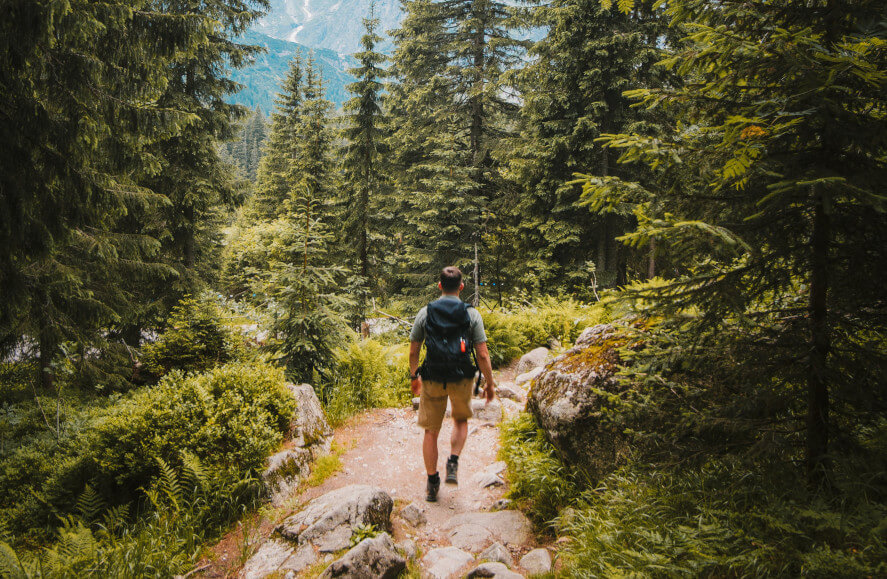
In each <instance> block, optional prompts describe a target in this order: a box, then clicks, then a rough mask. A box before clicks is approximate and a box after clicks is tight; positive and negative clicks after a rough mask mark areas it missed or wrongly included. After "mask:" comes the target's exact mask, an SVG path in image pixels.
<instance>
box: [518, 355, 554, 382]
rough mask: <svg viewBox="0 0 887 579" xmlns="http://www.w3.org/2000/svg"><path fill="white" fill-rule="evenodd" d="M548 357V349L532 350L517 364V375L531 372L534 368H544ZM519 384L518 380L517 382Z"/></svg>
mask: <svg viewBox="0 0 887 579" xmlns="http://www.w3.org/2000/svg"><path fill="white" fill-rule="evenodd" d="M547 357H548V348H536V349H535V350H530V351H529V352H527V353H526V354H524V355H523V356H521V359H520V360H519V361H518V363H517V368H515V370H514V373H515V374H523V373H525V372H529V371H530V370H532V369H533V368H537V367H539V366H542V365H543V364H544V363H545V358H547ZM515 382H517V380H515Z"/></svg>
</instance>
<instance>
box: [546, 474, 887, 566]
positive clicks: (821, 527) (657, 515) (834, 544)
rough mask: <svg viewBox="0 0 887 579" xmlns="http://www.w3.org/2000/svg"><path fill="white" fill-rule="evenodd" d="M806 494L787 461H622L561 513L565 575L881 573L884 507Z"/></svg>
mask: <svg viewBox="0 0 887 579" xmlns="http://www.w3.org/2000/svg"><path fill="white" fill-rule="evenodd" d="M806 488H807V487H806V484H805V481H804V480H802V479H801V477H799V476H798V473H797V470H796V469H795V468H794V467H793V466H791V465H784V467H783V468H774V467H773V466H772V465H771V466H767V467H765V468H759V467H756V466H754V465H749V464H744V463H741V462H733V461H730V460H729V459H725V460H717V461H712V462H710V463H708V464H706V465H704V466H702V467H698V468H692V469H686V470H681V469H658V470H654V469H651V468H649V467H648V466H642V465H638V464H634V465H631V466H630V467H628V468H625V469H623V470H622V471H620V472H618V473H615V474H613V475H611V476H610V477H608V478H606V479H605V480H604V481H603V483H602V484H601V485H600V486H599V488H597V489H596V490H594V491H590V492H587V493H585V496H584V498H583V500H581V501H579V502H578V503H577V504H576V505H575V508H573V509H568V510H567V511H565V513H564V515H563V516H562V517H561V520H560V521H559V526H560V528H561V530H562V531H563V532H565V533H566V534H568V535H570V536H571V537H572V538H573V540H572V541H571V542H570V543H568V546H567V550H566V552H565V553H564V554H563V556H564V557H565V561H566V563H567V568H568V569H569V572H568V574H569V575H571V576H576V577H587V576H602V575H610V574H612V573H614V571H618V573H619V574H621V575H631V576H636V577H656V576H693V577H698V576H705V577H763V576H786V577H799V576H806V577H883V576H885V574H887V507H885V505H884V504H881V503H878V502H876V501H872V500H870V499H869V498H868V497H867V496H866V495H865V494H864V493H860V494H858V495H855V496H854V495H845V496H844V497H843V498H841V499H838V500H835V498H834V497H831V498H830V497H829V496H828V495H824V494H815V493H809V492H807V491H805V489H806Z"/></svg>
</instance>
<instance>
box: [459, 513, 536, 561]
mask: <svg viewBox="0 0 887 579" xmlns="http://www.w3.org/2000/svg"><path fill="white" fill-rule="evenodd" d="M443 528H444V530H445V531H448V536H449V539H450V544H452V545H454V546H456V547H459V548H460V549H465V550H467V551H471V552H472V553H479V552H480V551H482V550H483V549H484V548H486V547H487V546H488V545H490V544H491V543H493V542H495V541H499V542H501V543H504V544H505V545H506V546H511V547H522V546H524V545H526V544H527V543H529V542H530V541H531V540H532V538H533V525H532V524H531V523H530V521H529V520H528V519H527V517H525V516H524V514H523V513H521V512H518V511H496V512H492V513H485V512H476V513H462V514H459V515H456V516H454V517H452V518H451V519H450V520H449V521H447V523H446V524H444V527H443Z"/></svg>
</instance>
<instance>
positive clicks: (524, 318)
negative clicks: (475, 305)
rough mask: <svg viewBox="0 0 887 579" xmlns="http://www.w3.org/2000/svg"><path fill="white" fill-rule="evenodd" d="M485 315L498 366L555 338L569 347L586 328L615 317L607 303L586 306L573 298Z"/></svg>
mask: <svg viewBox="0 0 887 579" xmlns="http://www.w3.org/2000/svg"><path fill="white" fill-rule="evenodd" d="M482 314H483V319H484V327H485V329H486V332H487V340H488V344H489V349H490V357H491V358H492V361H493V366H494V367H498V366H501V365H503V364H507V363H509V362H511V361H512V360H514V359H515V358H518V357H519V356H521V355H523V354H525V353H526V352H528V351H529V350H532V349H533V348H538V347H539V346H545V347H550V346H552V345H554V343H555V341H556V342H558V343H560V344H561V345H564V346H568V345H570V344H572V343H573V342H574V341H575V340H576V338H578V337H579V334H580V333H581V332H582V330H584V329H585V328H587V327H589V326H592V325H594V324H601V323H605V322H608V321H610V319H611V313H610V311H609V309H608V308H607V306H605V305H604V304H602V303H596V304H593V305H586V304H581V303H579V302H577V301H575V300H573V299H571V298H566V299H556V298H543V299H540V300H538V301H537V302H536V303H534V304H524V305H519V306H515V307H511V308H508V309H505V310H497V311H485V312H482Z"/></svg>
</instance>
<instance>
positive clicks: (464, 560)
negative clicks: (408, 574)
mask: <svg viewBox="0 0 887 579" xmlns="http://www.w3.org/2000/svg"><path fill="white" fill-rule="evenodd" d="M472 561H474V557H472V556H471V555H469V554H468V553H466V552H465V551H463V550H462V549H458V548H456V547H440V548H438V549H432V550H430V551H428V553H426V554H425V556H424V557H422V563H423V566H424V567H425V572H426V573H427V574H428V576H429V577H431V579H451V578H452V577H461V576H462V573H461V571H462V570H463V569H464V568H465V567H467V566H468V564H469V563H471V562H472Z"/></svg>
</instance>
